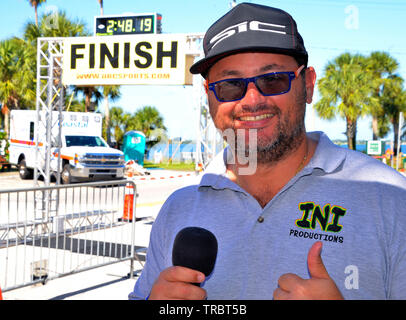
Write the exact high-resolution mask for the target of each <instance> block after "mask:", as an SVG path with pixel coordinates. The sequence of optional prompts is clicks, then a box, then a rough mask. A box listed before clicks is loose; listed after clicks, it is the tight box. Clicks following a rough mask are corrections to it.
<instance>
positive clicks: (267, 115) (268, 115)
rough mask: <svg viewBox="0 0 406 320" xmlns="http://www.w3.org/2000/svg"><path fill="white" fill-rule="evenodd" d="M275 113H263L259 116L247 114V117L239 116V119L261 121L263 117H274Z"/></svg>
mask: <svg viewBox="0 0 406 320" xmlns="http://www.w3.org/2000/svg"><path fill="white" fill-rule="evenodd" d="M273 116H274V114H272V113H266V114H261V115H259V116H246V117H239V118H238V120H240V121H259V120H263V119H268V118H272V117H273Z"/></svg>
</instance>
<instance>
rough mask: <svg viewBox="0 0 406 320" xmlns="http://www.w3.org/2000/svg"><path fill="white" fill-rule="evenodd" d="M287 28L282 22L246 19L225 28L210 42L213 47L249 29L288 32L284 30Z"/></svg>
mask: <svg viewBox="0 0 406 320" xmlns="http://www.w3.org/2000/svg"><path fill="white" fill-rule="evenodd" d="M285 28H286V26H284V25H280V24H273V23H266V22H261V21H244V22H241V23H238V24H235V25H233V26H230V27H228V28H226V29H224V30H223V31H221V32H219V33H218V34H216V35H215V36H214V37H213V38H211V40H210V44H213V45H212V47H211V49H212V48H214V47H215V46H216V45H217V44H219V43H220V42H221V41H223V40H225V39H227V38H228V37H231V36H232V35H234V34H238V33H241V32H246V31H248V30H252V31H264V32H273V33H280V34H286V32H285V31H283V30H284V29H285Z"/></svg>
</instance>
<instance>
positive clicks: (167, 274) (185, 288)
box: [148, 266, 206, 300]
mask: <svg viewBox="0 0 406 320" xmlns="http://www.w3.org/2000/svg"><path fill="white" fill-rule="evenodd" d="M204 278H205V277H204V274H203V273H202V272H199V271H196V270H192V269H189V268H185V267H179V266H177V267H169V268H167V269H165V270H164V271H162V272H161V273H160V275H159V277H158V279H157V280H156V281H155V283H154V285H153V286H152V289H151V293H150V295H149V298H148V299H149V300H203V299H205V298H206V290H204V289H202V288H200V287H198V286H196V285H194V284H193V283H201V282H203V281H204Z"/></svg>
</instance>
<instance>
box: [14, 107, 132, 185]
mask: <svg viewBox="0 0 406 320" xmlns="http://www.w3.org/2000/svg"><path fill="white" fill-rule="evenodd" d="M58 114H59V113H58V112H57V111H53V113H52V123H53V126H52V136H53V137H57V136H58V131H59V119H58ZM35 117H36V111H35V110H12V111H11V113H10V138H9V142H10V147H9V155H10V160H9V161H10V163H11V164H15V165H18V168H19V173H20V177H21V179H29V178H32V173H33V168H35V149H36V148H35V142H36V137H35V134H36V131H37V130H35V129H36V128H35V124H36V118H35ZM62 117H63V119H62V127H61V139H62V147H61V149H60V150H59V149H58V148H57V141H53V142H51V159H50V170H51V172H52V174H54V175H55V176H56V172H57V171H58V168H57V167H58V153H60V158H61V161H60V168H59V170H60V172H61V181H62V183H64V184H67V183H71V182H74V181H92V180H106V179H116V178H123V177H124V154H123V152H121V151H120V150H117V149H113V148H110V147H109V146H108V144H107V142H106V141H105V140H104V139H103V138H102V137H101V135H102V116H101V114H98V113H85V112H62ZM44 118H45V117H43V116H42V117H41V114H40V121H43V122H45V121H46V119H44ZM41 128H43V129H41V130H40V133H39V137H38V146H39V148H44V143H45V142H46V141H47V137H46V130H45V125H41ZM40 158H41V157H40V156H38V159H40ZM40 163H41V166H42V167H43V168H44V167H45V163H44V161H43V160H41V162H40Z"/></svg>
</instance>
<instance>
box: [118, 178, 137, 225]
mask: <svg viewBox="0 0 406 320" xmlns="http://www.w3.org/2000/svg"><path fill="white" fill-rule="evenodd" d="M133 211H134V187H133V185H132V184H128V185H126V186H125V195H124V210H123V217H122V218H119V219H118V221H126V222H132V221H133Z"/></svg>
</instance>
